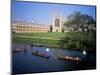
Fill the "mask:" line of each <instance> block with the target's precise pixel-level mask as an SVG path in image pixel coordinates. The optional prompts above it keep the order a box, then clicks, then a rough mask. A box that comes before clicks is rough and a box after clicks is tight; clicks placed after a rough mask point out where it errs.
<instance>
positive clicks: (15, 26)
mask: <svg viewBox="0 0 100 75" xmlns="http://www.w3.org/2000/svg"><path fill="white" fill-rule="evenodd" d="M11 28H12V32H15V33H28V32H29V33H31V32H61V28H62V17H61V15H60V14H57V13H54V14H53V18H52V25H47V24H38V23H29V22H23V21H12V23H11Z"/></svg>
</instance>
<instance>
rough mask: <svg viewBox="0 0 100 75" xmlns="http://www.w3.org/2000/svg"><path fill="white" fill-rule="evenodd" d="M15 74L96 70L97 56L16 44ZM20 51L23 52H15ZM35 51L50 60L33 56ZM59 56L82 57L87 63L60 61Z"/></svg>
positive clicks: (14, 54) (14, 46)
mask: <svg viewBox="0 0 100 75" xmlns="http://www.w3.org/2000/svg"><path fill="white" fill-rule="evenodd" d="M12 47H13V49H12V50H13V54H12V56H13V61H12V62H13V73H14V74H19V73H20V74H21V73H37V72H51V71H69V70H81V69H94V68H96V56H95V55H94V54H93V53H91V54H89V55H88V60H87V59H86V58H87V56H84V55H83V52H82V51H73V50H68V49H61V48H49V51H46V49H47V47H40V46H39V47H38V46H34V45H33V46H32V45H27V44H14V45H13V46H12ZM16 49H19V50H21V51H18V52H17V51H16V52H14V50H16ZM33 51H38V52H39V53H41V54H45V55H48V56H50V58H49V59H46V58H44V57H40V56H37V55H33V54H32V52H33ZM58 56H71V57H80V58H81V59H82V60H84V59H85V60H87V61H85V62H76V61H65V60H58V58H57V57H58Z"/></svg>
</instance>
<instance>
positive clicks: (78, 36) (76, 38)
mask: <svg viewBox="0 0 100 75" xmlns="http://www.w3.org/2000/svg"><path fill="white" fill-rule="evenodd" d="M12 37H13V42H14V43H28V44H30V43H31V42H33V43H35V44H42V45H45V46H53V47H63V48H68V49H86V50H93V49H95V48H96V35H95V33H88V34H87V33H79V32H68V33H15V34H13V36H12Z"/></svg>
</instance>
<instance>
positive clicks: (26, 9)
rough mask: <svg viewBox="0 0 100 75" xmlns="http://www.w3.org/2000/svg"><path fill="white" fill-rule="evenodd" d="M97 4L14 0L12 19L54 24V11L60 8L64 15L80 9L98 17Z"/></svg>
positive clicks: (84, 12)
mask: <svg viewBox="0 0 100 75" xmlns="http://www.w3.org/2000/svg"><path fill="white" fill-rule="evenodd" d="M95 9H96V8H95V6H86V5H84V6H81V5H68V4H49V3H35V2H16V1H13V2H12V19H21V20H23V21H28V22H31V21H33V22H35V23H37V22H38V23H42V24H52V18H53V12H56V11H57V10H60V12H61V14H62V16H63V17H67V16H69V15H70V14H71V13H73V12H74V11H80V12H82V13H83V14H88V15H90V16H92V17H93V18H94V19H95V18H96V15H95V14H96V11H95Z"/></svg>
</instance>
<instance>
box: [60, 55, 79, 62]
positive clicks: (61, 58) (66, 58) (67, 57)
mask: <svg viewBox="0 0 100 75" xmlns="http://www.w3.org/2000/svg"><path fill="white" fill-rule="evenodd" d="M58 59H59V60H67V61H81V58H79V57H71V56H59V57H58Z"/></svg>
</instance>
